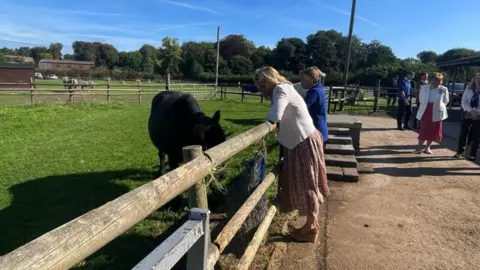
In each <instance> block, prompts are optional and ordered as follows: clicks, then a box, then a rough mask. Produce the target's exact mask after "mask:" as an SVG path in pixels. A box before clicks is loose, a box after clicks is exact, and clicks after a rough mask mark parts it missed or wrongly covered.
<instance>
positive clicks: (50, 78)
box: [45, 74, 58, 80]
mask: <svg viewBox="0 0 480 270" xmlns="http://www.w3.org/2000/svg"><path fill="white" fill-rule="evenodd" d="M45 79H47V80H58V77H57V75H55V74H47V75H45Z"/></svg>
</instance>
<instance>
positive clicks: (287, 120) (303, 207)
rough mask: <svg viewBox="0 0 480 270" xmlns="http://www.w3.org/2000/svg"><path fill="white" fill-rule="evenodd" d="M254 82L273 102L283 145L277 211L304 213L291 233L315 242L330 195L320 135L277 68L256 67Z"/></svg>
mask: <svg viewBox="0 0 480 270" xmlns="http://www.w3.org/2000/svg"><path fill="white" fill-rule="evenodd" d="M255 85H256V86H257V87H258V89H259V90H260V91H261V93H262V95H263V96H264V97H265V98H267V99H270V100H271V101H272V107H271V109H270V110H269V112H268V120H269V121H270V122H271V123H272V124H274V125H276V126H277V128H278V129H277V132H278V133H277V140H278V142H279V143H280V144H281V146H282V147H283V171H282V173H281V175H280V185H281V191H280V194H279V195H280V210H281V211H282V212H290V211H293V210H298V211H299V214H300V215H301V216H306V218H307V222H306V223H305V225H304V226H303V227H302V228H299V229H295V230H293V231H292V233H291V236H292V237H293V238H294V239H296V240H298V241H306V242H316V240H317V238H318V235H319V233H320V225H319V223H318V214H319V212H320V203H323V202H324V197H328V195H329V194H330V191H329V188H328V183H327V174H326V166H325V158H324V154H323V140H322V135H321V134H320V132H319V131H318V130H317V129H316V128H315V126H314V125H313V121H312V118H311V117H310V114H309V112H308V108H307V105H306V104H305V101H304V100H303V98H302V97H301V96H300V94H299V93H298V92H297V91H296V90H295V89H294V87H293V85H292V83H291V82H289V81H288V80H287V79H286V78H285V77H283V76H281V75H280V74H279V73H278V71H277V70H275V69H274V68H272V67H264V68H261V69H258V70H257V71H256V72H255Z"/></svg>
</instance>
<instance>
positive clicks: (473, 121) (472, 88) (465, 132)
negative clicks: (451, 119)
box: [455, 73, 480, 161]
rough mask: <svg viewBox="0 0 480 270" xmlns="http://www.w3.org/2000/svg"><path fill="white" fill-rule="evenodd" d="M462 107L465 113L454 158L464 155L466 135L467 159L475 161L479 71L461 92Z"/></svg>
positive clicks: (479, 112) (479, 126) (478, 132)
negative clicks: (468, 144) (468, 149)
mask: <svg viewBox="0 0 480 270" xmlns="http://www.w3.org/2000/svg"><path fill="white" fill-rule="evenodd" d="M462 109H463V110H464V111H465V115H464V117H463V119H462V125H461V128H460V138H459V139H458V148H457V153H456V154H455V158H461V157H463V156H464V154H465V146H466V142H467V136H468V137H469V138H468V141H469V142H470V155H469V156H468V160H471V161H475V160H476V159H477V152H478V147H479V142H480V73H477V74H475V77H474V78H473V80H472V82H471V83H470V85H469V86H468V87H467V89H466V90H465V92H463V96H462Z"/></svg>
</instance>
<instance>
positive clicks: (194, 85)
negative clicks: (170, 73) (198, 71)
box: [193, 84, 196, 98]
mask: <svg viewBox="0 0 480 270" xmlns="http://www.w3.org/2000/svg"><path fill="white" fill-rule="evenodd" d="M195 88H196V84H193V98H195Z"/></svg>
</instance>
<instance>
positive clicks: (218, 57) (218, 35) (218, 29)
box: [213, 26, 220, 97]
mask: <svg viewBox="0 0 480 270" xmlns="http://www.w3.org/2000/svg"><path fill="white" fill-rule="evenodd" d="M219 61H220V26H219V27H217V66H216V74H215V94H214V95H213V96H214V97H215V96H216V95H217V87H218V65H219Z"/></svg>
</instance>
